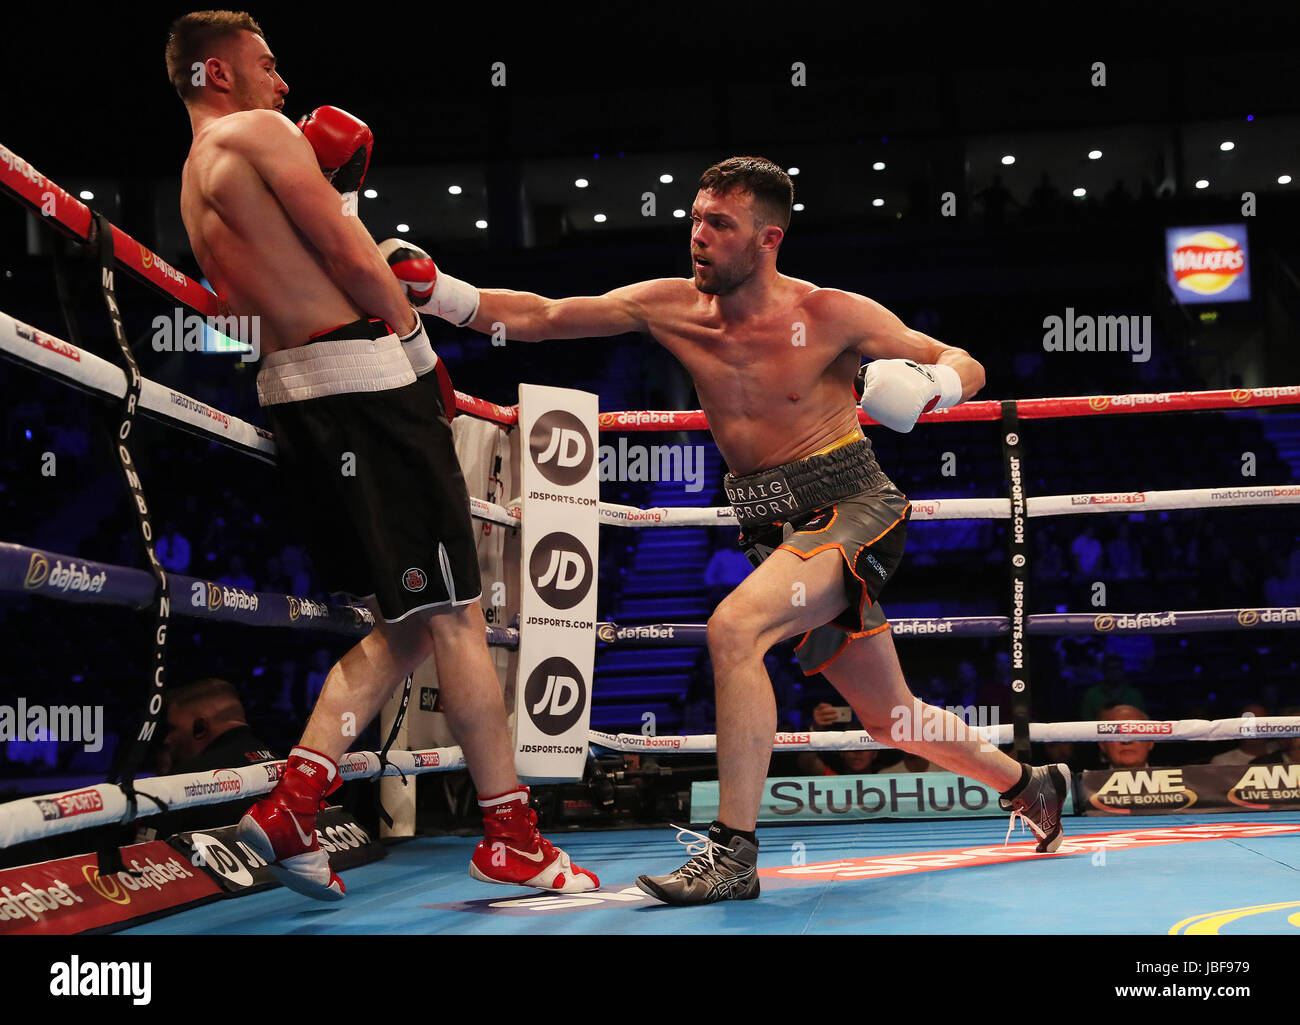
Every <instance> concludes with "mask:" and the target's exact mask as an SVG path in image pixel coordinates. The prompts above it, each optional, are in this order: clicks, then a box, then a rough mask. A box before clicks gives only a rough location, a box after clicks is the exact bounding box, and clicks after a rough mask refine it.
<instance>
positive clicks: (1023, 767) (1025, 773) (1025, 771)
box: [1002, 762, 1029, 801]
mask: <svg viewBox="0 0 1300 1025" xmlns="http://www.w3.org/2000/svg"><path fill="white" fill-rule="evenodd" d="M1028 782H1029V765H1028V763H1026V762H1021V763H1020V782H1019V783H1017V784H1016V785H1015V786H1013V787H1012V788H1011V789H1010V790H1008V791H1007V792H1006V793H1005V794H1003V795H1002V796H1003V797H1005V798H1006V799H1007V800H1008V801H1010V800H1011V799H1012V798H1014V797H1015V796H1016V795H1017V794H1019V793H1020V791H1022V790H1024V789H1025V784H1026V783H1028Z"/></svg>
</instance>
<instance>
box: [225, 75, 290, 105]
mask: <svg viewBox="0 0 1300 1025" xmlns="http://www.w3.org/2000/svg"><path fill="white" fill-rule="evenodd" d="M234 92H235V102H236V103H238V104H239V109H240V110H275V108H276V104H277V103H279V100H280V98H279V97H278V96H276V95H275V94H272V95H271V96H270V98H269V99H266V98H263V97H260V96H258V95H257V93H256V91H255V90H254V89H253V88H252V86H251V85H250V79H249V78H248V76H246V75H244V74H243V73H242V72H239V71H236V72H235V91H234Z"/></svg>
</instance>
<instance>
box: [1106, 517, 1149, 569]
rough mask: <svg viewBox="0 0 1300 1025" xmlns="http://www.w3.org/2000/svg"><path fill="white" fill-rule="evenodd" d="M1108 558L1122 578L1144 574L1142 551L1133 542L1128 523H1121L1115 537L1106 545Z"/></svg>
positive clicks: (1111, 566)
mask: <svg viewBox="0 0 1300 1025" xmlns="http://www.w3.org/2000/svg"><path fill="white" fill-rule="evenodd" d="M1106 560H1107V561H1108V562H1109V563H1110V568H1111V571H1112V572H1113V573H1114V574H1115V576H1117V577H1118V578H1119V579H1120V580H1134V579H1136V578H1138V577H1140V576H1142V553H1141V552H1140V551H1139V549H1138V546H1137V545H1135V544H1134V543H1133V538H1132V536H1131V532H1130V530H1129V525H1128V524H1127V523H1121V524H1120V525H1119V530H1118V532H1117V533H1116V535H1115V537H1114V539H1113V540H1111V542H1110V543H1109V544H1107V545H1106Z"/></svg>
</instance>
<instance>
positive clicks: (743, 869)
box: [636, 822, 758, 905]
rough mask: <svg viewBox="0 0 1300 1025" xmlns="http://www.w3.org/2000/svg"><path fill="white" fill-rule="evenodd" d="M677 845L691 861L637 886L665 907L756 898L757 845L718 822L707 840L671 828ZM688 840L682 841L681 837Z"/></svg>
mask: <svg viewBox="0 0 1300 1025" xmlns="http://www.w3.org/2000/svg"><path fill="white" fill-rule="evenodd" d="M673 828H674V829H676V830H677V842H678V843H681V844H685V845H686V853H687V854H690V855H691V856H692V857H691V860H690V861H688V862H687V863H686V864H685V865H683V866H682V867H681V868H679V869H678V870H677V871H676V872H670V873H669V874H668V875H666V876H641V877H640V878H639V879H637V881H636V884H637V886H639V887H640V888H641V889H642V890H643V891H644V892H646V893H648V894H650V896H652V897H658V898H659V899H660V900H661V901H663V902H664V903H665V904H676V905H689V904H712V903H714V902H715V901H719V900H753V899H754V898H755V897H757V896H758V845H757V844H755V843H751V842H750V841H749V840H747V839H745V838H744V837H743V836H736V835H734V834H733V835H732V836H731V838H730V839H729V840H728V841H727V843H726V844H723V843H721V842H720V840H721V839H722V838H723V837H724V836H726V835H727V833H730V832H731V831H730V830H726V829H725V827H724V826H723V825H722V823H720V822H714V823H713V825H712V826H710V827H709V833H708V835H707V836H702V835H701V834H699V833H696V832H693V831H692V830H689V829H682V828H681V827H680V826H674V827H673ZM683 836H686V837H690V838H691V839H689V840H683V839H682V837H683Z"/></svg>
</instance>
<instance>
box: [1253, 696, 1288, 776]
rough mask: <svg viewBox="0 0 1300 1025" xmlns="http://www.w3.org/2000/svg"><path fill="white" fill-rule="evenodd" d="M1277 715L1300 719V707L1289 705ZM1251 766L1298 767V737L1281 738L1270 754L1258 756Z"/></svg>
mask: <svg viewBox="0 0 1300 1025" xmlns="http://www.w3.org/2000/svg"><path fill="white" fill-rule="evenodd" d="M1278 714H1279V715H1285V716H1295V717H1296V718H1298V719H1300V705H1289V706H1288V707H1286V708H1284V709H1282V711H1281V712H1279V713H1278ZM1251 764H1252V765H1300V737H1282V738H1281V740H1280V742H1279V744H1278V749H1277V750H1276V751H1274V752H1273V753H1272V754H1266V755H1260V756H1259V757H1258V758H1256V759H1255V760H1254V761H1253V762H1251Z"/></svg>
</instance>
